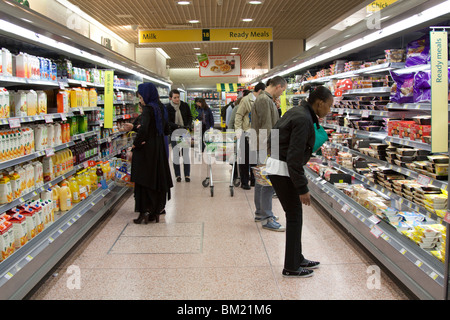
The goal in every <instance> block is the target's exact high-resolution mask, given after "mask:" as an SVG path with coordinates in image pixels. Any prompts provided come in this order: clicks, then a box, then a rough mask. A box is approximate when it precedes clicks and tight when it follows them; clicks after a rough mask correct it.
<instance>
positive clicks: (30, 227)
mask: <svg viewBox="0 0 450 320" xmlns="http://www.w3.org/2000/svg"><path fill="white" fill-rule="evenodd" d="M54 221H55V217H54V203H53V200H52V199H35V200H30V201H27V202H25V203H23V204H21V205H20V206H18V207H16V208H13V209H10V210H8V211H7V212H5V213H2V214H0V238H1V239H0V250H1V258H0V261H4V260H5V259H7V258H8V257H9V256H11V255H12V254H13V253H14V252H15V251H16V250H17V249H19V248H21V247H22V246H24V245H25V244H26V243H27V242H28V241H30V240H32V239H33V238H35V237H36V236H37V235H38V234H39V233H41V232H42V231H43V230H44V229H45V228H47V227H48V226H50V225H51V224H52V223H53V222H54Z"/></svg>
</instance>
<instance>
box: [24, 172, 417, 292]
mask: <svg viewBox="0 0 450 320" xmlns="http://www.w3.org/2000/svg"><path fill="white" fill-rule="evenodd" d="M229 169H230V166H229V165H216V166H214V174H215V176H216V177H217V178H218V179H219V180H228V179H229V174H230V173H229ZM191 176H192V182H191V183H189V184H188V183H185V182H181V183H175V184H176V185H175V187H174V189H173V192H172V195H173V199H172V200H171V201H170V202H169V203H168V206H167V208H166V211H167V214H166V215H165V216H162V217H161V222H160V223H159V224H155V223H150V224H148V225H135V224H133V221H132V220H133V219H134V218H135V217H136V215H137V214H135V213H134V212H133V208H134V201H133V200H134V199H133V196H130V197H129V198H128V199H125V200H124V201H123V205H122V206H121V207H119V208H118V209H117V210H116V211H115V212H114V213H113V214H111V215H110V216H109V217H108V218H107V219H105V221H103V222H102V223H101V224H100V225H99V227H98V228H96V229H94V230H93V231H92V232H91V233H90V234H89V236H87V237H86V238H85V239H84V240H83V241H82V242H81V243H80V244H79V245H78V246H77V247H76V248H74V250H73V251H72V252H71V253H70V254H69V255H68V256H67V257H66V258H65V260H64V261H63V262H62V263H61V264H60V265H59V266H58V268H57V269H56V270H55V271H54V273H53V274H52V275H49V276H48V278H47V279H45V280H44V282H43V283H42V285H41V286H40V287H39V288H38V289H37V290H36V291H35V292H34V294H33V295H32V296H30V297H29V298H30V299H36V300H41V299H72V300H77V299H85V300H88V299H164V300H169V299H170V300H179V299H185V300H191V299H211V300H216V299H223V300H228V299H233V300H248V299H252V300H253V299H254V300H280V299H282V300H283V299H285V300H290V299H295V300H300V299H304V300H307V299H327V300H334V299H357V300H366V299H367V300H375V299H393V300H404V299H409V298H410V296H408V295H407V294H405V293H404V292H403V291H402V289H401V288H400V287H399V286H397V285H396V284H395V282H394V281H392V280H391V279H390V278H389V277H388V276H387V275H386V274H385V273H384V272H382V273H381V286H380V288H379V289H371V288H370V286H368V278H369V274H368V272H367V270H368V268H369V267H370V266H373V265H374V264H375V263H374V262H373V261H372V260H371V258H370V257H369V256H368V255H367V254H365V253H364V251H363V250H362V249H360V248H359V246H357V245H355V244H354V241H353V240H351V239H349V238H348V236H347V235H346V234H345V233H344V232H342V231H341V230H340V229H339V228H338V227H336V226H335V225H334V223H333V222H331V221H329V219H328V218H326V217H325V216H324V215H322V214H320V213H318V212H316V211H315V210H314V209H313V208H311V207H307V208H305V209H304V228H303V230H304V231H303V246H304V251H305V256H306V257H307V258H310V259H313V260H319V261H321V267H320V269H318V270H316V271H315V275H314V276H313V277H311V278H306V279H290V278H289V279H286V278H283V277H282V275H281V271H282V269H283V260H284V242H285V233H281V232H273V231H267V230H264V229H262V228H261V225H260V224H259V223H255V222H254V221H253V212H254V203H253V189H252V190H249V191H244V190H242V189H240V188H237V189H236V190H235V195H234V197H233V198H232V197H231V196H230V192H229V183H217V184H216V186H215V195H214V197H213V198H211V196H210V190H209V188H203V186H202V184H201V181H202V180H203V179H204V178H205V177H206V166H205V165H195V166H193V167H192V174H191ZM273 207H274V212H275V213H276V214H277V215H279V216H280V222H281V223H282V224H284V221H285V218H284V214H283V211H282V209H281V205H280V203H279V202H278V200H277V199H274V201H273ZM74 270H75V271H74Z"/></svg>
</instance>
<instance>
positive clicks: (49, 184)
mask: <svg viewBox="0 0 450 320" xmlns="http://www.w3.org/2000/svg"><path fill="white" fill-rule="evenodd" d="M97 159H98V156H96V157H94V158H93V159H90V160H93V161H96V160H97ZM90 160H87V161H85V162H83V163H82V164H79V165H76V166H74V169H72V170H71V171H69V172H67V173H65V174H63V175H61V176H59V177H57V178H55V179H53V180H52V181H50V182H47V183H44V184H43V185H42V186H41V187H37V188H36V189H35V190H33V191H31V192H29V193H27V194H25V195H23V196H21V197H20V198H18V199H15V200H13V201H12V202H10V203H7V204H4V205H1V206H0V214H1V213H3V212H6V211H8V210H10V209H12V208H14V207H17V206H19V205H21V204H22V203H24V202H26V201H28V200H31V199H32V198H34V197H35V196H37V195H39V194H40V193H41V192H42V191H44V190H47V189H48V188H50V187H52V186H54V185H56V184H58V183H60V182H61V181H63V180H64V179H66V178H68V177H70V176H73V175H74V174H75V173H76V172H77V171H78V170H81V169H83V168H85V167H86V166H87V162H88V161H90Z"/></svg>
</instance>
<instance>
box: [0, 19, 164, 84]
mask: <svg viewBox="0 0 450 320" xmlns="http://www.w3.org/2000/svg"><path fill="white" fill-rule="evenodd" d="M0 30H3V31H5V32H8V33H12V34H15V35H17V36H19V37H24V38H27V39H29V40H33V41H36V42H38V43H41V44H43V45H46V46H49V47H52V48H54V49H57V50H62V51H65V52H67V53H69V54H73V55H76V56H79V57H82V58H86V59H89V60H90V61H93V62H97V63H99V64H102V65H104V66H109V67H111V68H113V69H117V70H121V71H123V72H126V73H129V74H133V75H136V76H138V77H140V78H143V79H146V80H149V81H152V82H156V83H159V84H162V85H164V86H170V84H169V83H168V82H164V81H161V80H159V79H156V78H153V77H150V76H148V75H145V74H142V73H139V72H136V71H134V70H131V69H130V68H127V67H124V66H122V65H120V64H117V63H115V62H112V61H109V60H107V59H104V58H101V57H99V56H96V55H93V54H91V53H89V52H86V51H83V50H80V49H78V48H75V47H72V46H70V45H68V44H65V43H62V42H58V41H56V40H54V39H51V38H49V37H46V36H44V35H41V34H38V33H36V32H34V31H31V30H28V29H26V28H23V27H21V26H18V25H15V24H13V23H10V22H8V21H6V20H1V19H0Z"/></svg>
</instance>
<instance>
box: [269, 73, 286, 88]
mask: <svg viewBox="0 0 450 320" xmlns="http://www.w3.org/2000/svg"><path fill="white" fill-rule="evenodd" d="M278 85H281V86H282V87H284V86H286V85H287V81H286V80H285V79H284V78H283V77H280V76H276V77H273V78H272V79H270V80H269V81H267V86H271V87H276V86H278Z"/></svg>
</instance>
